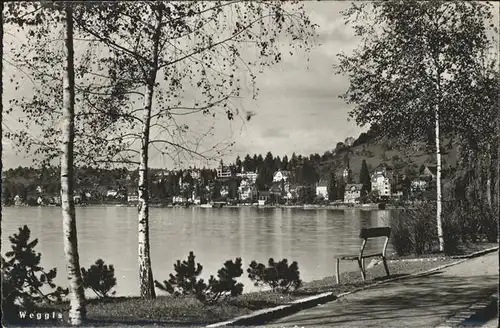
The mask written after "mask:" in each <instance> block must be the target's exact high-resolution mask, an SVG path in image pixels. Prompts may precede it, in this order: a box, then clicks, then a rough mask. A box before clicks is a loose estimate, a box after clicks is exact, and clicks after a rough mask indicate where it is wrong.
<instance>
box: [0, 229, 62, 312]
mask: <svg viewBox="0 0 500 328" xmlns="http://www.w3.org/2000/svg"><path fill="white" fill-rule="evenodd" d="M30 237H31V231H30V229H29V228H28V226H26V225H25V226H23V227H22V228H19V232H18V233H17V234H14V235H12V236H9V240H10V242H11V244H12V245H11V249H12V250H11V251H8V252H6V253H5V258H4V257H2V258H1V269H2V307H3V310H4V314H5V315H6V317H4V318H5V319H7V320H9V319H11V318H10V317H9V315H14V314H17V313H18V312H17V311H18V310H28V311H30V310H35V309H36V308H37V307H38V306H40V305H44V304H48V303H49V304H50V303H55V302H61V301H62V298H63V297H64V296H66V295H67V294H68V289H63V288H62V287H59V286H56V285H55V284H54V282H53V280H54V279H55V277H56V275H57V269H56V268H53V269H51V270H49V271H45V270H44V268H43V267H41V266H40V260H41V257H42V254H41V253H36V251H35V247H36V245H37V244H38V239H34V240H31V241H30ZM45 291H47V292H45ZM12 311H14V312H12Z"/></svg>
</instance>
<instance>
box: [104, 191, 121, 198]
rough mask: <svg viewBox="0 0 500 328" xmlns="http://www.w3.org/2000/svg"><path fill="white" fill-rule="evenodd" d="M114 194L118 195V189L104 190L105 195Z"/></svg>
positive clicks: (111, 195)
mask: <svg viewBox="0 0 500 328" xmlns="http://www.w3.org/2000/svg"><path fill="white" fill-rule="evenodd" d="M116 195H118V191H116V190H108V191H107V192H106V197H116Z"/></svg>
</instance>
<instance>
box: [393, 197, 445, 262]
mask: <svg viewBox="0 0 500 328" xmlns="http://www.w3.org/2000/svg"><path fill="white" fill-rule="evenodd" d="M434 213H435V204H434V203H421V204H417V205H415V207H414V208H407V209H404V210H402V211H401V212H400V213H399V217H398V218H397V219H396V220H393V221H392V223H391V225H392V234H391V239H392V245H393V248H394V250H395V251H396V253H397V254H398V255H407V254H417V255H421V254H425V253H431V252H433V251H435V246H436V245H437V244H436V243H437V233H436V229H435V225H436V223H435V220H434V216H433V215H434Z"/></svg>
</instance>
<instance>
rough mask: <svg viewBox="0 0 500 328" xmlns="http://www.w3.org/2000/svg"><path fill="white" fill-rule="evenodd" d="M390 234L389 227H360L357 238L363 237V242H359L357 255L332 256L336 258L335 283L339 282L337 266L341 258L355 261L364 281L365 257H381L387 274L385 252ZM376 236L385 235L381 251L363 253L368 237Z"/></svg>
mask: <svg viewBox="0 0 500 328" xmlns="http://www.w3.org/2000/svg"><path fill="white" fill-rule="evenodd" d="M390 234H391V228H390V227H379V228H363V229H361V231H360V233H359V238H361V239H363V242H362V243H361V249H360V251H359V254H358V255H353V254H347V255H337V256H335V257H334V258H335V260H336V268H335V273H336V277H337V284H339V283H340V272H339V266H340V261H341V260H347V261H357V262H358V266H359V269H360V270H361V277H362V278H363V281H364V280H365V279H366V273H365V259H366V258H371V257H380V258H382V262H383V263H384V268H385V272H386V273H387V276H389V267H388V266H387V260H386V258H385V252H386V250H387V243H388V242H389V236H390ZM376 237H385V238H386V239H385V242H384V246H383V248H382V252H381V253H369V254H364V253H363V251H364V250H365V246H366V242H367V241H368V239H371V238H376Z"/></svg>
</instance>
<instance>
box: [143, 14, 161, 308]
mask: <svg viewBox="0 0 500 328" xmlns="http://www.w3.org/2000/svg"><path fill="white" fill-rule="evenodd" d="M162 8H163V7H162V6H159V11H158V16H157V18H158V22H157V25H156V31H155V35H154V39H153V42H154V44H153V61H152V65H151V66H150V68H151V70H150V74H149V76H148V84H147V93H146V99H145V100H144V110H143V116H142V122H143V126H142V133H141V140H142V144H141V151H140V157H141V158H140V168H139V209H138V210H139V244H138V246H139V284H140V289H141V297H143V298H145V299H153V298H156V294H155V286H154V279H153V270H152V268H151V254H150V243H149V183H148V171H149V168H148V160H149V157H148V150H149V133H150V127H151V110H152V108H153V95H154V88H155V84H156V77H157V74H158V57H159V55H160V54H159V45H160V36H161V27H162V18H163V11H162V10H163V9H162Z"/></svg>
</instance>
